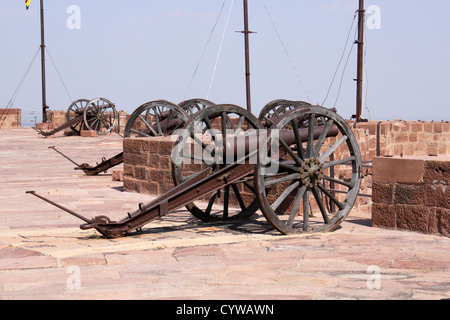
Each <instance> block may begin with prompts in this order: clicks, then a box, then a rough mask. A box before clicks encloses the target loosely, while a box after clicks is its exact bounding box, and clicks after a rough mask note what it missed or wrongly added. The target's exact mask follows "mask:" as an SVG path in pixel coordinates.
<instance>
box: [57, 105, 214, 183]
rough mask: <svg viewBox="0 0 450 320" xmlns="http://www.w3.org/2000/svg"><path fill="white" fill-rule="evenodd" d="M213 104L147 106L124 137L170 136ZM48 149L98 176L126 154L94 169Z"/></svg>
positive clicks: (134, 116) (139, 110)
mask: <svg viewBox="0 0 450 320" xmlns="http://www.w3.org/2000/svg"><path fill="white" fill-rule="evenodd" d="M213 105H214V103H212V102H211V101H209V100H205V99H191V100H186V101H183V102H181V103H180V104H178V105H175V104H173V103H171V102H169V101H166V100H157V101H151V102H147V103H144V104H143V105H141V106H140V107H139V108H137V109H136V110H135V111H134V112H133V113H132V114H131V116H130V119H129V120H128V121H127V125H126V127H125V132H124V138H130V137H148V138H152V137H161V136H170V135H172V133H173V132H175V131H176V130H178V129H179V128H182V127H183V126H184V125H185V124H186V122H187V121H188V119H189V116H192V115H193V114H195V113H197V112H198V111H200V110H203V109H204V108H206V107H210V106H213ZM69 110H70V108H69ZM69 121H70V119H69ZM49 148H50V149H53V150H55V151H56V152H57V153H59V154H61V155H62V156H63V157H64V158H66V159H67V160H69V161H70V162H72V163H73V164H75V165H76V167H75V170H82V171H83V172H84V173H85V174H86V175H87V176H96V175H98V174H100V173H102V172H106V171H107V170H109V169H111V168H113V167H115V166H117V165H119V164H122V163H123V161H124V159H123V152H121V153H119V154H117V155H115V156H113V157H111V158H109V159H107V158H105V157H104V158H102V160H101V162H100V163H97V164H96V165H95V166H92V165H90V164H88V163H82V164H78V163H76V162H75V161H73V160H72V159H71V158H69V157H68V156H66V155H65V154H63V153H62V152H60V151H59V150H57V149H56V148H55V147H54V146H52V147H49Z"/></svg>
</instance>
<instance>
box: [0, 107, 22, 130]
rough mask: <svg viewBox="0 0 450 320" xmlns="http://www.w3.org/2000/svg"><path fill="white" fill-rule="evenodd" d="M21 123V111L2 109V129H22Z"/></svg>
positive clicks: (0, 113) (0, 125) (0, 120)
mask: <svg viewBox="0 0 450 320" xmlns="http://www.w3.org/2000/svg"><path fill="white" fill-rule="evenodd" d="M21 122H22V110H21V109H0V128H3V129H7V128H20V127H21Z"/></svg>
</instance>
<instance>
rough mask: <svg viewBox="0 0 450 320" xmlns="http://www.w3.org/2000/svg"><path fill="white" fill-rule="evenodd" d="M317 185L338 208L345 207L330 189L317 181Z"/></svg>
mask: <svg viewBox="0 0 450 320" xmlns="http://www.w3.org/2000/svg"><path fill="white" fill-rule="evenodd" d="M318 187H319V189H320V190H322V192H323V193H325V195H326V196H327V197H328V198H330V200H331V201H333V202H334V203H335V204H336V205H337V206H338V208H339V209H340V210H342V209H344V208H345V205H344V204H343V203H342V202H340V201H339V200H338V199H336V197H335V196H334V195H333V194H332V193H331V192H330V191H328V190H327V189H326V188H325V186H324V185H323V184H321V183H319V184H318Z"/></svg>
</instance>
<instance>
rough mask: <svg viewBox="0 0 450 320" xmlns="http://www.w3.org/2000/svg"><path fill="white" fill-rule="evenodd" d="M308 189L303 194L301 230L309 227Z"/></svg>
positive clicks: (306, 229)
mask: <svg viewBox="0 0 450 320" xmlns="http://www.w3.org/2000/svg"><path fill="white" fill-rule="evenodd" d="M309 193H310V192H309V190H306V192H305V194H304V195H303V231H308V229H309Z"/></svg>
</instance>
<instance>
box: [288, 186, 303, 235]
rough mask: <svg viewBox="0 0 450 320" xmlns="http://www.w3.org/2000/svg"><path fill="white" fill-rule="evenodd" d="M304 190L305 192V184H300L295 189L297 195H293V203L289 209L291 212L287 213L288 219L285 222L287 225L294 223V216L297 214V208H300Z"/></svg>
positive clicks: (290, 225)
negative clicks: (298, 187)
mask: <svg viewBox="0 0 450 320" xmlns="http://www.w3.org/2000/svg"><path fill="white" fill-rule="evenodd" d="M305 192H306V187H305V186H302V187H301V188H300V189H298V191H297V195H296V197H295V201H294V205H293V206H292V211H291V214H290V215H289V220H288V222H287V225H288V226H289V227H292V225H293V224H294V220H295V217H296V216H297V213H298V209H299V208H300V202H301V201H302V198H303V195H304V194H305Z"/></svg>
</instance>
